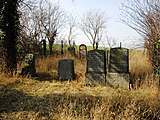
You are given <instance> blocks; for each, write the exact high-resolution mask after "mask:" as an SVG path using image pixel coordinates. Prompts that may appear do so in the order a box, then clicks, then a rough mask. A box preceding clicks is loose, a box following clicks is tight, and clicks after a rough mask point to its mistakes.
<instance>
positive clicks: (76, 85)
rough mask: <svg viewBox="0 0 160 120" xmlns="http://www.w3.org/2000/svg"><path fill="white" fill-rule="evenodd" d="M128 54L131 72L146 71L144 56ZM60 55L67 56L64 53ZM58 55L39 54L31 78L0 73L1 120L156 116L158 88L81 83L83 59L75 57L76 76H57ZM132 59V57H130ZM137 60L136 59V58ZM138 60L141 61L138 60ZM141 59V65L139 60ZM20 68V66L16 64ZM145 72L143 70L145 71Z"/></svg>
mask: <svg viewBox="0 0 160 120" xmlns="http://www.w3.org/2000/svg"><path fill="white" fill-rule="evenodd" d="M135 57H137V56H136V55H135V56H134V55H133V56H132V58H130V65H131V66H132V67H131V68H130V72H132V73H131V74H133V73H134V74H139V73H138V70H139V68H138V67H137V66H136V65H135V64H137V63H138V64H139V65H141V66H144V67H145V68H147V70H146V69H144V68H143V69H141V70H140V71H139V72H141V73H145V74H147V75H149V74H150V73H148V70H150V67H149V66H148V65H149V64H146V62H147V61H146V57H145V58H144V57H142V58H143V62H141V60H142V59H140V56H139V57H137V58H136V61H137V62H136V63H133V61H134V60H133V58H135ZM63 58H71V57H70V56H68V55H67V56H64V57H62V59H63ZM59 59H61V58H60V57H48V58H43V59H42V58H39V59H37V61H36V69H37V73H38V77H37V78H35V79H29V78H20V77H16V76H15V77H12V78H10V77H8V76H6V75H4V74H0V119H2V120H75V119H76V120H88V119H93V120H102V119H105V120H120V119H122V120H143V119H144V120H146V119H153V120H159V119H160V92H159V91H158V90H156V89H151V88H150V87H147V86H146V87H145V88H139V89H138V90H126V89H113V88H108V87H103V86H94V87H93V86H92V87H91V86H86V85H85V84H84V73H85V63H86V62H85V61H80V60H78V59H75V62H74V63H75V72H76V78H77V79H76V80H74V81H70V82H69V81H64V82H60V81H58V80H57V64H58V60H59ZM131 60H133V61H131ZM139 60H140V61H139ZM140 62H141V64H140ZM143 63H145V65H144V64H143ZM142 64H143V65H142ZM20 68H21V67H20ZM146 72H147V73H146Z"/></svg>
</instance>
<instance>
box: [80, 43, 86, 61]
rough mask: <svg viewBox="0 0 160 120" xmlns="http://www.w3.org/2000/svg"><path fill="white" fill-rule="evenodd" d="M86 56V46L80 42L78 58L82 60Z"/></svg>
mask: <svg viewBox="0 0 160 120" xmlns="http://www.w3.org/2000/svg"><path fill="white" fill-rule="evenodd" d="M86 56H87V46H86V45H85V44H81V45H80V46H79V58H80V59H81V60H84V59H86Z"/></svg>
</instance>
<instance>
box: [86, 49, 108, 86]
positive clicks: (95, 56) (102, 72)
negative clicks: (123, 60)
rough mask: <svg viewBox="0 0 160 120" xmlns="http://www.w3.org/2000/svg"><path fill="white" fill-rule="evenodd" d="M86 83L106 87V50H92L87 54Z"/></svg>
mask: <svg viewBox="0 0 160 120" xmlns="http://www.w3.org/2000/svg"><path fill="white" fill-rule="evenodd" d="M85 75H86V81H87V83H91V84H97V83H99V84H102V85H105V80H106V54H105V51H104V50H90V51H88V53H87V68H86V74H85Z"/></svg>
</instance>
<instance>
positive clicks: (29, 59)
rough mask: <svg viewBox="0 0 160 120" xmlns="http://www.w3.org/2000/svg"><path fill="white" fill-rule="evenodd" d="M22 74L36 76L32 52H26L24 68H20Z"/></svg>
mask: <svg viewBox="0 0 160 120" xmlns="http://www.w3.org/2000/svg"><path fill="white" fill-rule="evenodd" d="M21 75H22V76H27V75H28V76H31V77H35V76H36V69H35V56H34V55H33V54H27V55H26V56H25V61H24V68H22V72H21Z"/></svg>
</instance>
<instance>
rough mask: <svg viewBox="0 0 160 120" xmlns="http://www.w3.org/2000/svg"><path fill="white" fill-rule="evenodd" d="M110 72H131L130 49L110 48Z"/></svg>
mask: <svg viewBox="0 0 160 120" xmlns="http://www.w3.org/2000/svg"><path fill="white" fill-rule="evenodd" d="M109 72H110V73H128V72H129V50H128V49H126V48H111V50H110V63H109Z"/></svg>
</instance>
